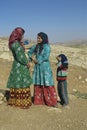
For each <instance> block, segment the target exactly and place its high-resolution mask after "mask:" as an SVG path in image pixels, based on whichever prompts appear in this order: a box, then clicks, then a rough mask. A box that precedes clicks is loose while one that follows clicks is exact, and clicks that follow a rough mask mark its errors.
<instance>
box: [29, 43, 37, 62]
mask: <svg viewBox="0 0 87 130" xmlns="http://www.w3.org/2000/svg"><path fill="white" fill-rule="evenodd" d="M35 47H36V45H34V46H32V47H31V48H30V49H29V51H28V59H29V61H32V55H33V54H34V50H35Z"/></svg>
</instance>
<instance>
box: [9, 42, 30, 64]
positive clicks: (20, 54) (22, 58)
mask: <svg viewBox="0 0 87 130" xmlns="http://www.w3.org/2000/svg"><path fill="white" fill-rule="evenodd" d="M12 52H13V56H14V59H15V60H17V61H18V62H20V63H21V64H23V65H27V63H28V59H27V57H26V55H25V53H24V50H23V48H22V46H21V45H20V44H19V43H18V42H16V43H14V44H13V45H12Z"/></svg>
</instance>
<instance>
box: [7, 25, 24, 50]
mask: <svg viewBox="0 0 87 130" xmlns="http://www.w3.org/2000/svg"><path fill="white" fill-rule="evenodd" d="M24 32H25V31H24V29H22V28H21V27H17V28H15V29H14V30H13V31H12V33H11V35H10V37H9V48H10V49H11V45H12V44H13V43H14V42H15V41H18V42H20V41H21V39H22V36H23V34H24Z"/></svg>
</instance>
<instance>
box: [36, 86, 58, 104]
mask: <svg viewBox="0 0 87 130" xmlns="http://www.w3.org/2000/svg"><path fill="white" fill-rule="evenodd" d="M34 104H35V105H48V106H55V105H56V104H57V94H56V91H55V87H54V86H39V85H38V86H37V85H34Z"/></svg>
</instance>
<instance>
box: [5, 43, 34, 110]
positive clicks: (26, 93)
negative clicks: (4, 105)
mask: <svg viewBox="0 0 87 130" xmlns="http://www.w3.org/2000/svg"><path fill="white" fill-rule="evenodd" d="M11 51H12V54H13V57H14V61H13V64H12V69H11V72H10V76H9V78H8V82H7V88H10V99H9V101H8V104H9V105H15V106H19V107H24V108H26V107H29V106H30V105H31V95H30V87H29V86H30V85H31V83H32V79H31V77H30V73H29V70H28V68H27V66H26V65H27V63H28V60H27V58H26V55H25V53H24V50H23V48H22V46H21V45H20V43H18V42H15V43H13V44H12V46H11ZM25 100H26V101H25Z"/></svg>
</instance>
